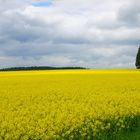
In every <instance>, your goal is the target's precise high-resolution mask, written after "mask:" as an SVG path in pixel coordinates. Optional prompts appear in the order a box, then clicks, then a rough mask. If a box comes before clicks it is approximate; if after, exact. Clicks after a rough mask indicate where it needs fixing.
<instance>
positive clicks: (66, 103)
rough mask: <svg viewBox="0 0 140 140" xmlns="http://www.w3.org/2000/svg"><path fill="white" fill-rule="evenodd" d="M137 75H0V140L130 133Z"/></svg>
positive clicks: (139, 99) (139, 97) (138, 95)
mask: <svg viewBox="0 0 140 140" xmlns="http://www.w3.org/2000/svg"><path fill="white" fill-rule="evenodd" d="M139 85H140V71H138V70H65V71H63V70H62V71H61V70H59V71H57V70H54V71H28V72H24V71H21V72H1V73H0V140H1V139H7V140H10V139H11V140H20V139H21V140H28V139H42V140H49V139H50V140H52V139H54V140H57V139H58V140H62V139H64V140H73V139H74V140H75V139H91V140H92V139H96V138H97V139H100V138H101V137H102V136H103V135H111V134H115V133H117V132H118V131H121V130H125V129H126V130H128V129H131V130H132V129H133V128H134V127H135V125H136V123H137V116H138V115H139V113H140V86H139Z"/></svg>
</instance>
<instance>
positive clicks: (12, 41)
mask: <svg viewBox="0 0 140 140" xmlns="http://www.w3.org/2000/svg"><path fill="white" fill-rule="evenodd" d="M139 45H140V0H0V68H3V67H15V66H82V67H92V68H110V67H112V68H113V67H135V56H136V53H137V49H138V46H139Z"/></svg>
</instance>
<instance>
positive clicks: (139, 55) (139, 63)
mask: <svg viewBox="0 0 140 140" xmlns="http://www.w3.org/2000/svg"><path fill="white" fill-rule="evenodd" d="M136 67H137V69H140V46H139V49H138V53H137V56H136Z"/></svg>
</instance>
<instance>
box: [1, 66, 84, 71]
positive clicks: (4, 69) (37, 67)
mask: <svg viewBox="0 0 140 140" xmlns="http://www.w3.org/2000/svg"><path fill="white" fill-rule="evenodd" d="M69 69H86V68H84V67H49V66H33V67H12V68H3V69H0V71H22V70H69Z"/></svg>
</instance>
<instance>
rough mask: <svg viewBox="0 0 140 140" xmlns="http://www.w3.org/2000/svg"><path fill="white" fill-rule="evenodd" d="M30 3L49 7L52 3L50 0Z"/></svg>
mask: <svg viewBox="0 0 140 140" xmlns="http://www.w3.org/2000/svg"><path fill="white" fill-rule="evenodd" d="M32 5H33V6H36V7H49V6H51V5H52V0H46V1H43V2H34V3H32Z"/></svg>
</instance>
